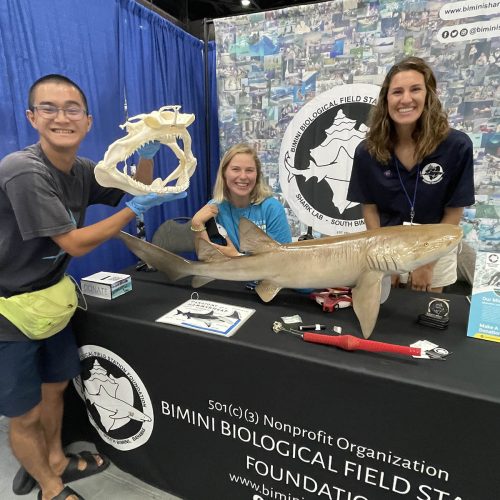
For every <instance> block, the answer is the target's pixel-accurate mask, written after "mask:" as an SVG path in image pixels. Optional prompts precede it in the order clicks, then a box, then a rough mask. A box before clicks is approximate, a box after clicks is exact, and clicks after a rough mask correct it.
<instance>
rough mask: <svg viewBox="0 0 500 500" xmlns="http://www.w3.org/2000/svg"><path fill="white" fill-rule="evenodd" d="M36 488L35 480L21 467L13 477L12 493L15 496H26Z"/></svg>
mask: <svg viewBox="0 0 500 500" xmlns="http://www.w3.org/2000/svg"><path fill="white" fill-rule="evenodd" d="M35 486H36V479H35V478H34V477H33V476H32V475H31V474H30V473H29V472H28V471H27V470H26V469H25V468H24V467H23V466H21V467H19V470H18V471H17V472H16V475H15V476H14V480H13V481H12V491H13V492H14V493H15V494H16V495H27V494H28V493H29V492H30V491H31V490H32V489H33V488H34V487H35Z"/></svg>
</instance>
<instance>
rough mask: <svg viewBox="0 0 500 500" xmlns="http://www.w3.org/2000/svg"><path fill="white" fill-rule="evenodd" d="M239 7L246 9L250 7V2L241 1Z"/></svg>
mask: <svg viewBox="0 0 500 500" xmlns="http://www.w3.org/2000/svg"><path fill="white" fill-rule="evenodd" d="M241 5H242V6H243V7H248V6H249V5H250V0H241Z"/></svg>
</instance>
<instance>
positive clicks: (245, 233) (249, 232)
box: [239, 217, 280, 254]
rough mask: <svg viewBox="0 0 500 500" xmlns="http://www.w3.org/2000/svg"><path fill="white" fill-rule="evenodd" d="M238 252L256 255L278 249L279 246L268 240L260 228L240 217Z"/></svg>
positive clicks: (270, 239)
mask: <svg viewBox="0 0 500 500" xmlns="http://www.w3.org/2000/svg"><path fill="white" fill-rule="evenodd" d="M239 231H240V250H241V251H242V252H249V253H252V254H258V253H262V252H266V251H269V250H274V249H276V248H279V247H280V244H279V243H277V242H276V241H274V240H273V239H272V238H270V237H269V236H268V235H267V234H266V233H265V232H264V231H262V229H260V227H257V226H256V225H255V224H254V223H253V222H252V221H250V220H248V219H246V218H245V217H242V218H241V219H240V226H239Z"/></svg>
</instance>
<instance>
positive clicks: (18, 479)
mask: <svg viewBox="0 0 500 500" xmlns="http://www.w3.org/2000/svg"><path fill="white" fill-rule="evenodd" d="M66 456H67V457H68V458H69V463H68V465H67V466H66V469H64V472H63V473H62V475H61V480H62V482H63V483H64V484H66V483H71V482H72V481H76V480H78V479H83V478H84V477H89V476H92V475H94V474H97V473H98V472H101V471H103V470H105V469H107V468H108V467H109V464H110V460H109V458H108V457H106V456H105V455H101V454H99V456H100V457H101V460H102V461H103V462H102V464H101V465H97V462H96V461H95V457H94V454H93V453H91V452H90V451H82V452H80V453H79V454H78V455H75V454H73V453H68V454H67V455H66ZM79 456H80V457H81V458H83V459H84V460H85V461H86V462H87V467H85V469H84V470H79V469H78V460H79ZM36 485H37V482H36V480H35V478H34V477H33V476H32V475H31V474H29V472H28V471H27V470H26V469H25V468H24V467H22V466H21V467H20V468H19V470H18V471H17V473H16V475H15V476H14V480H13V481H12V491H13V492H14V493H15V494H16V495H27V494H28V493H29V492H30V491H31V490H33V488H34V487H35V486H36Z"/></svg>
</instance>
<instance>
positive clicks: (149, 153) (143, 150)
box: [137, 141, 161, 160]
mask: <svg viewBox="0 0 500 500" xmlns="http://www.w3.org/2000/svg"><path fill="white" fill-rule="evenodd" d="M160 146H161V143H160V141H153V142H148V143H147V144H144V146H142V147H140V148H139V149H138V150H137V153H138V154H139V156H140V157H141V158H146V160H151V159H152V158H153V157H154V155H155V154H156V153H158V150H159V149H160Z"/></svg>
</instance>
